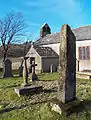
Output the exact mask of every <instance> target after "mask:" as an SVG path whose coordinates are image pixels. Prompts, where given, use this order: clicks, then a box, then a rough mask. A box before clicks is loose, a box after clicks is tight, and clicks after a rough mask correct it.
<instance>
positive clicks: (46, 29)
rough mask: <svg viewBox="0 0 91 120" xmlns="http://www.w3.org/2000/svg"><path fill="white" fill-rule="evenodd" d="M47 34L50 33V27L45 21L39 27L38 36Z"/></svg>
mask: <svg viewBox="0 0 91 120" xmlns="http://www.w3.org/2000/svg"><path fill="white" fill-rule="evenodd" d="M47 34H51V29H50V27H49V25H48V24H47V23H45V24H44V25H42V27H41V28H40V37H44V36H45V35H47Z"/></svg>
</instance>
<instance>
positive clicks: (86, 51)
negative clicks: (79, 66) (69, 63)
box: [79, 46, 90, 60]
mask: <svg viewBox="0 0 91 120" xmlns="http://www.w3.org/2000/svg"><path fill="white" fill-rule="evenodd" d="M89 59H90V47H89V46H84V47H79V60H89Z"/></svg>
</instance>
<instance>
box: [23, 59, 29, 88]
mask: <svg viewBox="0 0 91 120" xmlns="http://www.w3.org/2000/svg"><path fill="white" fill-rule="evenodd" d="M27 59H28V57H24V67H23V81H24V83H23V84H22V85H24V86H27V85H28V69H27Z"/></svg>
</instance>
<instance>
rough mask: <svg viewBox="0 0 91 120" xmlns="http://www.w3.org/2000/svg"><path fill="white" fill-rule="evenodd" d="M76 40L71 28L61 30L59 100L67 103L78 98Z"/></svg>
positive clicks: (63, 27) (64, 26) (65, 27)
mask: <svg viewBox="0 0 91 120" xmlns="http://www.w3.org/2000/svg"><path fill="white" fill-rule="evenodd" d="M75 41H76V38H75V36H74V34H73V32H72V31H71V29H70V27H69V26H68V25H67V24H65V25H63V26H62V28H61V35H60V50H59V51H60V55H59V64H60V65H59V66H60V68H59V72H60V79H59V81H58V100H59V101H60V102H62V103H67V102H69V101H71V100H73V99H75V98H76V43H75Z"/></svg>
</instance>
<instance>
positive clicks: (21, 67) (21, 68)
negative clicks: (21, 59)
mask: <svg viewBox="0 0 91 120" xmlns="http://www.w3.org/2000/svg"><path fill="white" fill-rule="evenodd" d="M22 76H23V66H20V67H19V77H22Z"/></svg>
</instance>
